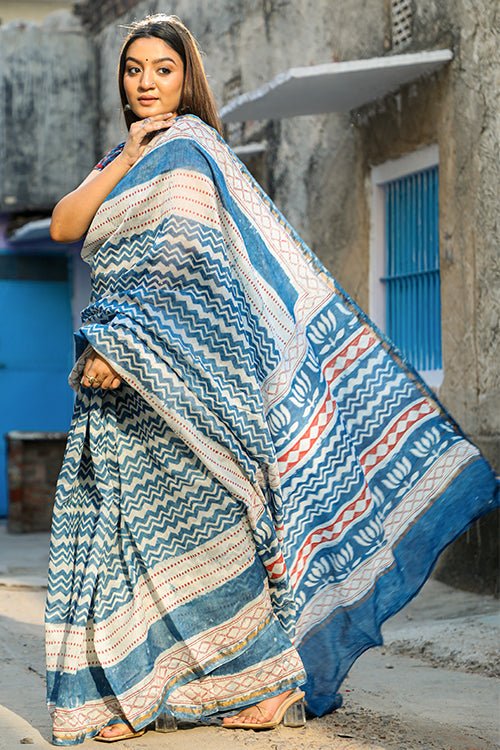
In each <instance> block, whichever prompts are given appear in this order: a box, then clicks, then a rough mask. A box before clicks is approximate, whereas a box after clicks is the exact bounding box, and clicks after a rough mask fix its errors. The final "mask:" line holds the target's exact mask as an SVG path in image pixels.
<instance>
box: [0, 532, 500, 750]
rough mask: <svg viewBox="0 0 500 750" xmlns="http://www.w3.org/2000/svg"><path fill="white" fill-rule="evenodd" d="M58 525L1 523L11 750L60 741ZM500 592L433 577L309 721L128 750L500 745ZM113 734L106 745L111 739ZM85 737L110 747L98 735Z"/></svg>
mask: <svg viewBox="0 0 500 750" xmlns="http://www.w3.org/2000/svg"><path fill="white" fill-rule="evenodd" d="M47 553H48V534H16V535H9V534H7V532H6V529H5V525H4V524H2V523H0V674H1V679H0V750H13V749H14V748H17V747H19V746H20V745H21V744H29V745H31V747H33V748H34V749H35V750H41V749H42V748H44V749H45V748H51V747H54V746H53V745H52V744H50V717H49V715H48V712H47V710H46V706H45V665H44V648H43V607H44V601H45V586H46V572H47ZM499 636H500V615H499V603H498V601H497V600H495V599H493V598H491V597H480V596H476V595H474V594H470V593H466V592H462V591H458V590H456V589H452V588H449V587H447V586H445V585H444V584H440V583H439V582H437V581H433V580H430V581H429V582H428V583H427V584H426V586H425V587H424V589H423V590H422V592H421V593H420V594H419V595H418V596H417V597H416V598H415V599H414V600H413V602H411V603H410V604H409V605H408V606H407V607H405V609H404V610H403V611H402V612H400V613H399V614H398V615H397V616H395V617H394V618H392V619H391V620H390V621H389V622H388V623H386V625H385V626H384V638H385V646H384V647H383V648H376V649H371V650H369V651H368V652H366V653H365V654H363V655H362V656H361V657H360V658H359V659H358V660H357V662H356V663H355V665H354V666H353V668H352V670H351V672H350V674H349V676H348V678H347V680H346V681H345V683H344V685H343V689H342V692H343V694H344V707H343V708H342V709H340V710H339V711H336V712H335V713H334V714H331V715H329V716H325V717H322V718H320V719H311V720H309V721H308V722H307V726H306V727H305V728H303V729H287V728H285V727H279V728H278V729H276V730H273V731H270V732H253V731H245V730H228V729H223V728H222V727H219V726H210V727H199V726H197V727H189V728H187V727H186V728H185V729H182V730H180V731H178V732H175V733H172V734H160V733H157V732H147V733H146V734H145V735H143V736H142V737H140V738H137V739H135V740H130V741H126V742H116V743H115V744H114V745H113V746H114V747H116V748H117V750H120V748H128V750H132V748H134V749H135V750H150V749H153V748H166V749H168V750H189V749H190V748H197V747H198V746H199V745H203V746H204V750H303V749H304V748H307V750H417V749H418V750H422V749H424V750H493V749H494V748H498V747H499V746H500V742H499V740H500V725H499V717H500V680H499V676H500V660H499V650H498V646H499V643H500V638H499ZM101 746H102V745H101ZM83 747H84V748H86V747H88V748H90V747H96V748H97V747H98V745H97V744H94V743H93V741H92V740H88V741H87V742H85V743H84V744H83Z"/></svg>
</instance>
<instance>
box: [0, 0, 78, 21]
mask: <svg viewBox="0 0 500 750" xmlns="http://www.w3.org/2000/svg"><path fill="white" fill-rule="evenodd" d="M72 4H73V3H72V1H71V0H35V2H33V0H0V24H4V23H7V22H8V21H17V20H19V19H20V18H22V19H24V20H29V21H41V20H43V19H44V18H45V16H47V15H48V14H49V13H53V12H54V11H57V10H59V9H60V8H68V9H71V6H72Z"/></svg>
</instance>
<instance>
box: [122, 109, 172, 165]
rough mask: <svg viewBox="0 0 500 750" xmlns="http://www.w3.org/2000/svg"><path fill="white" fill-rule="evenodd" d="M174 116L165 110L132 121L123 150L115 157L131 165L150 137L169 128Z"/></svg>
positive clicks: (140, 154)
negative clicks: (164, 111)
mask: <svg viewBox="0 0 500 750" xmlns="http://www.w3.org/2000/svg"><path fill="white" fill-rule="evenodd" d="M175 116H176V113H175V112H167V113H166V114H165V113H162V114H159V115H153V116H152V117H145V118H144V119H143V120H137V122H133V123H132V124H131V126H130V129H129V131H128V138H127V140H126V143H125V145H124V147H123V150H122V152H121V154H119V155H118V156H117V157H116V158H117V159H121V160H122V161H123V162H125V163H126V164H127V166H128V167H129V168H130V167H132V166H133V165H134V164H135V163H136V161H137V159H138V158H139V157H140V156H142V154H143V151H144V149H145V148H146V146H147V145H148V143H149V142H150V140H151V138H152V137H153V136H154V135H156V133H157V132H158V131H160V130H165V129H166V128H170V127H171V126H172V125H173V124H174V122H175Z"/></svg>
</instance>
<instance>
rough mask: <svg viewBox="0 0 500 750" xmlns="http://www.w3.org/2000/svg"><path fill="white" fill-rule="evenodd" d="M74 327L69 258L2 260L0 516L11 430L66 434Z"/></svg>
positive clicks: (17, 256)
mask: <svg viewBox="0 0 500 750" xmlns="http://www.w3.org/2000/svg"><path fill="white" fill-rule="evenodd" d="M72 329H73V325H72V318H71V289H70V281H69V278H68V259H67V257H66V256H65V255H62V256H61V255H38V254H37V255H24V254H17V253H4V254H0V516H5V515H7V513H8V495H7V462H6V448H7V442H6V440H5V434H6V433H7V432H10V431H11V430H34V431H62V432H66V431H67V430H68V427H69V424H70V421H71V414H72V410H73V391H72V390H71V388H70V387H69V385H68V382H67V379H68V373H69V371H70V370H71V366H72V361H73V330H72Z"/></svg>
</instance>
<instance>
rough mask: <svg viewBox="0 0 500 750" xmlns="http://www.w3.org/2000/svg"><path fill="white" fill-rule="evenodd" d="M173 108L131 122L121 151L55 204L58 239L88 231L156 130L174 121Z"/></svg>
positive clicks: (52, 233)
mask: <svg viewBox="0 0 500 750" xmlns="http://www.w3.org/2000/svg"><path fill="white" fill-rule="evenodd" d="M174 119H175V117H174V116H173V114H172V112H169V113H168V114H159V115H154V116H153V117H147V118H146V119H145V120H140V121H138V122H134V123H132V125H131V126H130V130H129V134H128V138H127V142H126V143H125V146H124V147H123V151H122V152H121V154H118V156H117V157H115V158H114V159H113V161H111V162H110V163H109V164H108V165H107V166H106V167H104V169H103V170H99V169H93V170H92V172H91V173H90V174H89V175H87V177H86V178H85V179H84V181H83V182H82V183H81V184H80V185H79V186H78V187H77V188H75V190H72V191H71V193H68V194H67V195H65V196H64V197H63V198H61V200H60V201H59V203H57V204H56V206H55V208H54V210H53V212H52V220H51V222H50V236H51V238H52V239H53V240H54V241H55V242H76V241H77V240H79V239H81V238H82V237H83V235H84V234H85V233H86V232H87V229H88V228H89V226H90V225H91V223H92V219H93V218H94V216H95V214H96V212H97V209H98V208H99V206H100V205H101V203H102V202H103V201H104V199H105V198H106V196H108V195H109V193H110V192H111V191H112V190H113V188H114V187H115V185H117V184H118V183H119V182H120V180H121V179H122V177H123V176H124V175H125V174H126V173H127V172H128V170H129V169H130V168H131V167H132V166H133V165H134V164H135V162H136V161H137V159H138V158H139V157H140V156H141V154H142V152H143V151H144V149H145V148H146V145H147V143H148V140H150V139H151V136H153V135H154V134H155V133H156V132H157V131H159V130H163V129H165V128H168V127H170V126H171V125H173V122H174Z"/></svg>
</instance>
